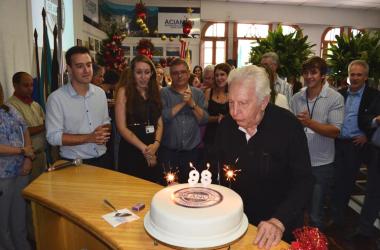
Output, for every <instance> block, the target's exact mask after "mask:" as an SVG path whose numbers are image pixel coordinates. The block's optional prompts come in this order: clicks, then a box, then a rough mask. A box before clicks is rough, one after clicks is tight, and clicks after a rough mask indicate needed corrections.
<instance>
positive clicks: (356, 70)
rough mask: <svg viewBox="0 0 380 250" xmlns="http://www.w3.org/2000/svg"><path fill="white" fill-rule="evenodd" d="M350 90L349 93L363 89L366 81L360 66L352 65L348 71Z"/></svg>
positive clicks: (363, 70) (363, 69)
mask: <svg viewBox="0 0 380 250" xmlns="http://www.w3.org/2000/svg"><path fill="white" fill-rule="evenodd" d="M349 77H350V83H351V86H350V89H351V91H354V92H356V91H358V90H359V89H361V88H362V87H363V85H364V84H365V81H366V80H367V79H368V76H367V73H366V71H365V68H364V67H363V66H362V65H360V64H353V65H352V66H351V69H350V75H349Z"/></svg>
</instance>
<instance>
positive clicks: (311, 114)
mask: <svg viewBox="0 0 380 250" xmlns="http://www.w3.org/2000/svg"><path fill="white" fill-rule="evenodd" d="M319 98H321V97H320V96H319V95H318V96H317V98H316V99H315V101H314V105H313V108H312V109H311V112H310V107H309V95H308V94H307V91H306V106H307V111H308V112H309V115H310V119H313V113H314V108H315V106H316V105H317V101H318V100H319Z"/></svg>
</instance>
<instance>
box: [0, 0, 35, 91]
mask: <svg viewBox="0 0 380 250" xmlns="http://www.w3.org/2000/svg"><path fill="white" fill-rule="evenodd" d="M29 2H30V0H1V1H0V82H1V84H2V86H3V89H4V95H5V98H8V97H9V96H11V95H12V94H13V86H12V76H13V74H14V73H15V72H17V71H26V72H31V70H32V55H33V31H32V28H31V20H32V19H31V15H30V13H31V12H30V11H29V10H30V6H29Z"/></svg>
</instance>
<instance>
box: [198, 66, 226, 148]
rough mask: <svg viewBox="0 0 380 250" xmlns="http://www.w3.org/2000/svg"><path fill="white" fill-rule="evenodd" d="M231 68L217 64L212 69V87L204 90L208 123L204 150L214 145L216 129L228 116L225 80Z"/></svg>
mask: <svg viewBox="0 0 380 250" xmlns="http://www.w3.org/2000/svg"><path fill="white" fill-rule="evenodd" d="M230 71H231V66H230V65H229V64H227V63H220V64H217V65H216V66H215V68H214V79H215V82H214V84H213V86H212V87H211V88H209V89H207V90H206V92H205V99H206V101H207V103H208V107H207V111H208V113H209V115H210V116H209V118H208V123H207V127H206V134H205V137H204V143H205V146H206V149H207V148H209V147H211V146H212V145H213V144H214V138H215V133H216V129H217V127H218V125H219V123H220V121H221V120H222V119H223V117H224V116H225V115H227V114H228V112H229V110H228V83H227V78H228V75H229V73H230Z"/></svg>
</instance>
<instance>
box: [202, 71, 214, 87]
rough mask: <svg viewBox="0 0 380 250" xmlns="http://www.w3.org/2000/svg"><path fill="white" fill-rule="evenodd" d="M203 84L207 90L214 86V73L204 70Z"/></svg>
mask: <svg viewBox="0 0 380 250" xmlns="http://www.w3.org/2000/svg"><path fill="white" fill-rule="evenodd" d="M203 84H204V85H206V86H207V87H208V88H211V87H212V86H213V85H214V71H212V70H206V71H205V72H204V75H203Z"/></svg>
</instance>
